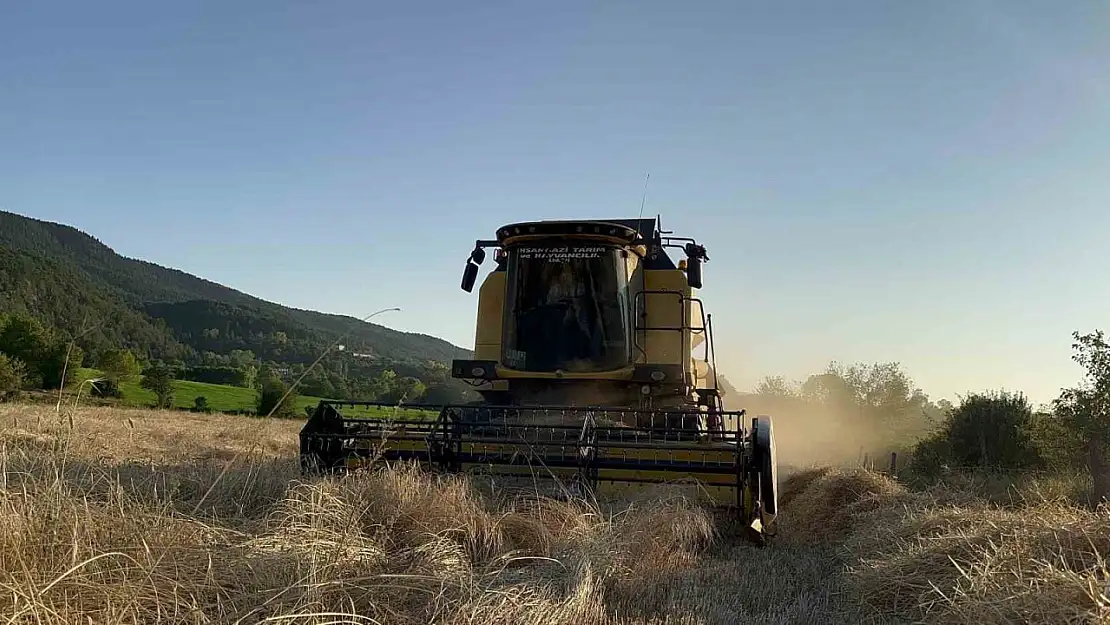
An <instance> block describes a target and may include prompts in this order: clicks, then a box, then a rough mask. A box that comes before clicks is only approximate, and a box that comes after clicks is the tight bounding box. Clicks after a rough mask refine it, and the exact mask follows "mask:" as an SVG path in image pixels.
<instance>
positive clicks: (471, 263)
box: [462, 247, 486, 293]
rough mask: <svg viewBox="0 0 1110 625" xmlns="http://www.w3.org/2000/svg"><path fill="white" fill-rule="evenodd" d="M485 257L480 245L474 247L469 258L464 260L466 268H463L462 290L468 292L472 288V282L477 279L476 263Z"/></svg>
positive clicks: (479, 263)
mask: <svg viewBox="0 0 1110 625" xmlns="http://www.w3.org/2000/svg"><path fill="white" fill-rule="evenodd" d="M485 259H486V251H485V250H483V249H482V248H481V247H476V248H474V251H473V252H471V253H470V258H468V259H467V260H466V269H464V270H463V278H462V290H464V291H466V292H467V293H470V292H471V291H473V290H474V283H475V282H476V281H477V280H478V265H481V264H482V261H484V260H485Z"/></svg>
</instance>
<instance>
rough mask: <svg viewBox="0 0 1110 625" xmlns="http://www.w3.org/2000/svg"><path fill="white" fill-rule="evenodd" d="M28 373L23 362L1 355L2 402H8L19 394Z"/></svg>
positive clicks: (0, 381) (0, 380)
mask: <svg viewBox="0 0 1110 625" xmlns="http://www.w3.org/2000/svg"><path fill="white" fill-rule="evenodd" d="M26 371H27V367H26V366H25V365H24V364H23V361H21V360H20V359H18V358H12V357H11V356H8V355H7V354H4V353H0V401H8V400H10V399H12V398H13V397H15V396H16V394H18V393H19V391H20V390H21V389H22V388H23V384H24V382H25V380H24V374H25V373H26Z"/></svg>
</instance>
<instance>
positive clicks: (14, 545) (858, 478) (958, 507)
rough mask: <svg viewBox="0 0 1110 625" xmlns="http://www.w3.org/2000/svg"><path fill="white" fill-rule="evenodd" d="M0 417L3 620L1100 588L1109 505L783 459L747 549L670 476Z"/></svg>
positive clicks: (272, 428) (1090, 614)
mask: <svg viewBox="0 0 1110 625" xmlns="http://www.w3.org/2000/svg"><path fill="white" fill-rule="evenodd" d="M0 425H2V426H3V428H4V429H3V430H2V433H0V466H2V468H3V478H2V482H0V615H4V616H6V617H7V618H6V620H5V621H4V622H7V623H20V624H22V623H36V624H39V623H49V624H55V623H59V624H60V623H189V624H208V623H282V624H284V623H290V624H303V623H383V624H384V623H445V624H447V623H451V624H453V623H583V624H592V623H760V624H761V625H762V624H771V623H858V622H901V620H900V619H902V618H909V619H912V620H924V621H929V622H1015V621H1016V622H1034V623H1039V622H1055V623H1062V622H1096V620H1097V619H1096V618H1095V616H1094V615H1095V614H1096V610H1097V607H1098V606H1097V605H1096V599H1098V591H1099V586H1098V585H1099V584H1103V585H1105V583H1106V581H1105V580H1106V578H1105V577H1104V575H1105V567H1103V563H1102V561H1101V559H1100V558H1098V557H1097V555H1096V553H1098V552H1101V553H1106V552H1107V549H1108V548H1110V545H1108V544H1107V542H1108V541H1110V519H1108V517H1107V513H1106V512H1105V511H1098V512H1092V511H1089V510H1088V511H1084V510H1081V509H1079V508H1069V507H1066V506H1064V505H1063V504H1061V503H1044V504H1038V505H1035V506H1030V507H1029V508H1028V509H1027V510H1026V511H1015V510H1003V509H1000V508H996V507H991V506H989V505H988V504H987V503H985V502H983V501H981V500H979V499H975V498H972V497H969V496H961V495H960V494H959V493H958V492H957V493H953V492H940V491H936V492H930V493H924V494H921V493H909V492H907V491H906V490H904V489H903V488H901V487H900V486H898V485H897V484H895V483H893V482H891V481H889V480H887V479H885V478H882V477H880V476H875V475H871V474H843V473H837V472H833V471H829V470H823V471H819V470H814V471H805V472H802V473H799V474H796V475H794V476H792V477H791V478H790V479H789V482H788V483H787V484H786V485H784V487H785V491H784V495H783V502H784V503H783V510H784V514H783V516H782V517H781V523H782V525H781V529H780V532H781V536H780V540H779V542H778V543H777V544H775V545H774V546H772V547H770V548H767V549H757V548H753V547H751V546H748V545H745V544H743V543H741V542H739V541H737V540H735V539H733V538H732V535H733V531H734V530H733V529H732V528H730V527H729V525H728V524H727V523H725V522H723V521H722V519H720V518H717V517H715V516H714V515H713V514H711V512H709V511H707V510H705V509H703V508H701V507H700V506H698V505H697V504H696V503H695V502H691V501H688V500H686V499H684V498H682V497H680V496H678V495H676V494H675V493H674V492H671V491H667V490H665V489H659V490H658V491H656V492H655V493H652V494H651V496H649V497H641V498H637V499H636V500H635V501H627V502H624V503H622V504H621V505H619V506H616V507H610V506H599V505H596V504H590V503H587V502H578V501H554V500H549V499H537V498H533V499H515V500H502V499H494V498H491V497H488V496H487V494H486V493H484V492H482V491H480V490H479V489H477V488H476V487H475V486H474V485H473V484H471V483H470V482H468V481H467V480H465V479H463V478H459V477H439V478H436V477H431V476H428V475H425V474H422V473H420V472H418V471H413V470H409V469H397V470H390V471H368V472H365V473H362V474H359V475H357V476H353V477H351V478H348V479H340V480H313V481H302V480H301V479H300V476H299V474H298V469H297V463H296V458H295V451H296V432H297V428H298V427H299V424H298V423H295V422H288V421H266V420H262V419H248V418H233V417H227V416H195V415H190V414H182V413H179V412H172V413H171V412H166V413H161V412H151V411H122V410H109V409H84V410H80V411H78V412H77V413H75V414H74V415H72V416H71V417H68V418H65V419H61V420H59V419H58V418H57V417H56V416H55V415H54V413H53V411H51V410H49V409H46V408H40V407H29V406H6V407H0ZM949 556H951V557H952V560H948V559H947V558H948V557H949ZM848 565H850V566H848ZM878 611H882V612H885V613H886V614H887V616H886V617H883V618H881V619H880V618H877V617H875V616H874V613H876V612H878ZM969 615H972V616H974V618H972V619H971V620H970V621H969V620H968V618H969ZM1007 619H1009V620H1007ZM1069 619H1070V620H1069ZM1083 619H1086V620H1083Z"/></svg>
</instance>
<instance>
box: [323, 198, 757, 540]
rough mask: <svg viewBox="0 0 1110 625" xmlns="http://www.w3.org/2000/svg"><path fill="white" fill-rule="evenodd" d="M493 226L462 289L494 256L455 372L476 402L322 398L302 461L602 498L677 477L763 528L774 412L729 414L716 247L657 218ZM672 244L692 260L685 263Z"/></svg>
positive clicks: (478, 244)
mask: <svg viewBox="0 0 1110 625" xmlns="http://www.w3.org/2000/svg"><path fill="white" fill-rule="evenodd" d="M495 235H496V236H495V238H494V239H489V240H484V239H479V240H478V241H476V242H475V246H474V249H473V251H472V252H471V253H470V255H469V257H468V258H467V260H466V266H465V268H464V271H463V277H462V283H461V287H462V289H463V290H464V291H467V292H473V289H474V287H475V285H476V284H477V280H478V273H479V271H480V268H481V266H482V265H483V264H484V262H485V260H486V256H487V252H486V250H488V249H492V250H493V259H494V267H493V269H492V271H490V272H489V273H488V274H487V275H486V277H485V279H484V280H483V281H482V283H481V286H480V287H479V288H478V310H477V319H476V328H475V341H474V355H473V358H471V359H459V360H455V361H453V362H452V366H451V374H452V376H453V377H455V378H458V379H461V380H464V381H466V382H468V383H469V384H471V385H472V386H473V388H474V389H475V390H476V391H477V393H478V394H479V395H480V396H481V398H482V399H481V401H478V402H475V403H472V404H467V405H457V406H456V405H451V406H427V407H426V408H428V409H430V410H431V414H434V415H436V416H435V417H434V418H432V419H415V420H407V421H406V420H390V421H389V422H386V421H383V420H381V419H371V418H351V417H344V416H342V414H341V412H340V409H341V408H342V407H343V406H344V405H348V406H349V405H352V404H340V403H336V402H327V401H325V402H321V404H320V405H319V406H318V407H317V409H316V412H315V413H314V414H313V416H312V417H311V418H310V419H309V422H308V423H307V424H306V425H305V427H304V429H303V431H302V434H301V454H302V460H303V461H304V463H305V467H306V469H312V468H315V469H319V468H323V469H329V470H336V469H344V468H349V467H351V466H354V465H356V464H359V463H363V462H366V461H367V460H382V461H386V462H388V461H393V460H412V461H417V462H421V463H423V464H425V465H426V466H429V467H436V468H438V469H441V470H450V471H467V472H473V471H483V472H492V473H496V474H499V475H501V476H503V477H506V478H511V477H518V478H525V477H526V478H528V481H529V482H532V481H533V478H535V477H545V478H551V479H553V481H554V482H557V483H559V484H561V485H564V486H567V485H570V486H568V487H573V488H574V489H579V490H581V489H588V490H590V491H592V492H594V493H595V494H596V493H599V492H604V491H612V490H614V489H619V488H627V487H636V486H638V485H643V484H646V483H658V482H669V481H674V480H676V479H677V480H680V481H687V482H696V483H697V486H696V488H697V489H698V491H699V492H702V493H709V494H710V495H711V496H712V497H713V498H714V499H715V500H716V501H717V502H718V503H719V504H721V505H723V506H727V507H730V508H735V509H736V510H737V513H738V514H739V515H740V516H741V518H742V520H743V521H744V523H745V524H746V525H747V526H749V527H750V528H752V529H753V530H754V531H755V532H756V533H757V534H759V535H760V536H763V535H764V534H765V533H766V531H767V529H768V528H769V526H770V524H771V522H772V521H773V519H774V516H775V515H776V514H777V507H778V505H777V496H776V490H777V489H776V477H777V476H776V475H775V473H776V470H777V469H776V464H777V461H776V459H775V453H774V436H773V432H772V428H771V419H770V417H766V416H760V417H756V418H752V419H751V420H750V422H746V420H745V412H744V411H743V410H741V411H738V412H733V411H726V410H725V409H724V406H723V401H722V393H721V390H720V388H719V386H718V383H717V376H716V371H715V366H714V360H715V352H714V349H713V324H712V317H711V316H710V315H708V314H707V313H706V312H705V307H704V305H703V303H702V301H701V299H700V298H698V297H697V296H696V294H695V290H696V289H699V288H701V287H702V266H703V263H705V262H707V261H708V260H709V258H708V255H707V253H706V250H705V248H704V247H703V246H701V245H699V244H698V243H697V241H695V240H694V239H692V238H685V237H675V236H672V235H673V233H671V232H666V231H663V230H662V229H661V227H660V221H659V219H658V218H656V219H605V220H565V221H531V222H521V223H513V224H508V225H505V226H502V227H500V228H498V229H497V231H496V233H495ZM668 249H678V250H681V251H682V252H683V255H684V256H685V257H684V258H682V259H681V260H680V261H679V262H678V263H677V264H676V263H675V261H674V260H673V259H672V258H671V256H670V255H669V254H668V252H667V250H668ZM375 441H377V443H376V444H375V443H374V442H375Z"/></svg>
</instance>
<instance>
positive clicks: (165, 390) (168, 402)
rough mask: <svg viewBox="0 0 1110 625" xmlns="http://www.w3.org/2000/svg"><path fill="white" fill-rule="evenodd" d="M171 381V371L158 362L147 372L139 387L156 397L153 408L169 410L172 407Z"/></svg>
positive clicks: (172, 377)
mask: <svg viewBox="0 0 1110 625" xmlns="http://www.w3.org/2000/svg"><path fill="white" fill-rule="evenodd" d="M173 380H174V374H173V369H171V368H170V367H169V366H167V365H166V364H165V363H161V362H160V363H157V364H155V365H154V366H152V367H151V368H150V369H148V370H147V372H146V374H145V375H144V376H143V380H142V382H140V383H139V385H140V386H142V387H143V388H145V389H147V390H148V391H153V392H154V394H155V395H156V396H157V403H156V404H155V407H157V408H169V407H170V406H172V405H173Z"/></svg>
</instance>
